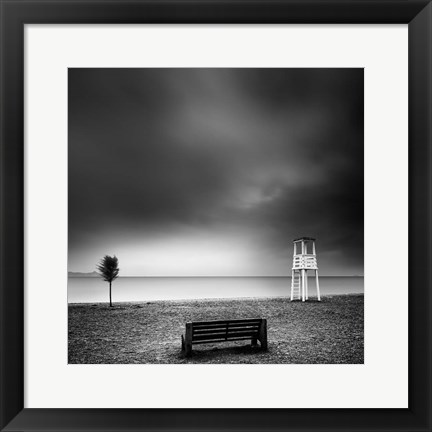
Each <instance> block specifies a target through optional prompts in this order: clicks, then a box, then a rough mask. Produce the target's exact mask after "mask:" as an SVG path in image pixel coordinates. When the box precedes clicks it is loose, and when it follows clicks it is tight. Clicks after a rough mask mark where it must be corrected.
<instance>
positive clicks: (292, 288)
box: [291, 270, 294, 301]
mask: <svg viewBox="0 0 432 432" xmlns="http://www.w3.org/2000/svg"><path fill="white" fill-rule="evenodd" d="M293 299H294V270H292V271H291V301H293Z"/></svg>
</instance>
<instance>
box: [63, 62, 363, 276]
mask: <svg viewBox="0 0 432 432" xmlns="http://www.w3.org/2000/svg"><path fill="white" fill-rule="evenodd" d="M363 149H364V147H363V69H69V270H70V271H93V270H94V269H95V264H96V263H97V262H98V260H99V259H100V258H101V257H102V256H103V255H105V254H116V255H117V256H118V258H119V261H120V268H121V273H122V274H123V275H143V276H231V275H236V276H257V275H262V276H267V275H269V276H280V275H289V274H290V273H291V264H292V240H293V239H294V238H296V237H300V236H312V237H316V238H317V255H318V265H319V267H320V273H321V274H322V275H353V274H358V275H362V274H363V168H364V163H363Z"/></svg>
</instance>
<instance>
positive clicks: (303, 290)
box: [301, 270, 305, 301]
mask: <svg viewBox="0 0 432 432" xmlns="http://www.w3.org/2000/svg"><path fill="white" fill-rule="evenodd" d="M301 276H302V278H301V279H302V301H305V271H304V270H302V271H301Z"/></svg>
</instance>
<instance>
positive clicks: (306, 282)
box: [304, 270, 309, 300]
mask: <svg viewBox="0 0 432 432" xmlns="http://www.w3.org/2000/svg"><path fill="white" fill-rule="evenodd" d="M304 272H305V291H306V300H308V299H309V286H308V274H307V270H305V271H304Z"/></svg>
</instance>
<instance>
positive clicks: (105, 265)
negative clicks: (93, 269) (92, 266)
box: [97, 255, 120, 282]
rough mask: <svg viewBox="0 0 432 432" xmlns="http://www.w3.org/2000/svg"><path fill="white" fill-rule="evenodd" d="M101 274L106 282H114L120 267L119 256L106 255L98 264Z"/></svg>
mask: <svg viewBox="0 0 432 432" xmlns="http://www.w3.org/2000/svg"><path fill="white" fill-rule="evenodd" d="M97 269H98V271H99V274H100V275H101V277H102V278H103V280H104V281H106V282H112V281H113V280H114V279H117V277H118V274H119V271H120V269H119V268H118V258H117V257H116V256H115V255H114V256H113V257H111V256H109V255H105V256H104V257H103V258H102V259H101V261H100V263H99V264H98V265H97Z"/></svg>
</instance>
